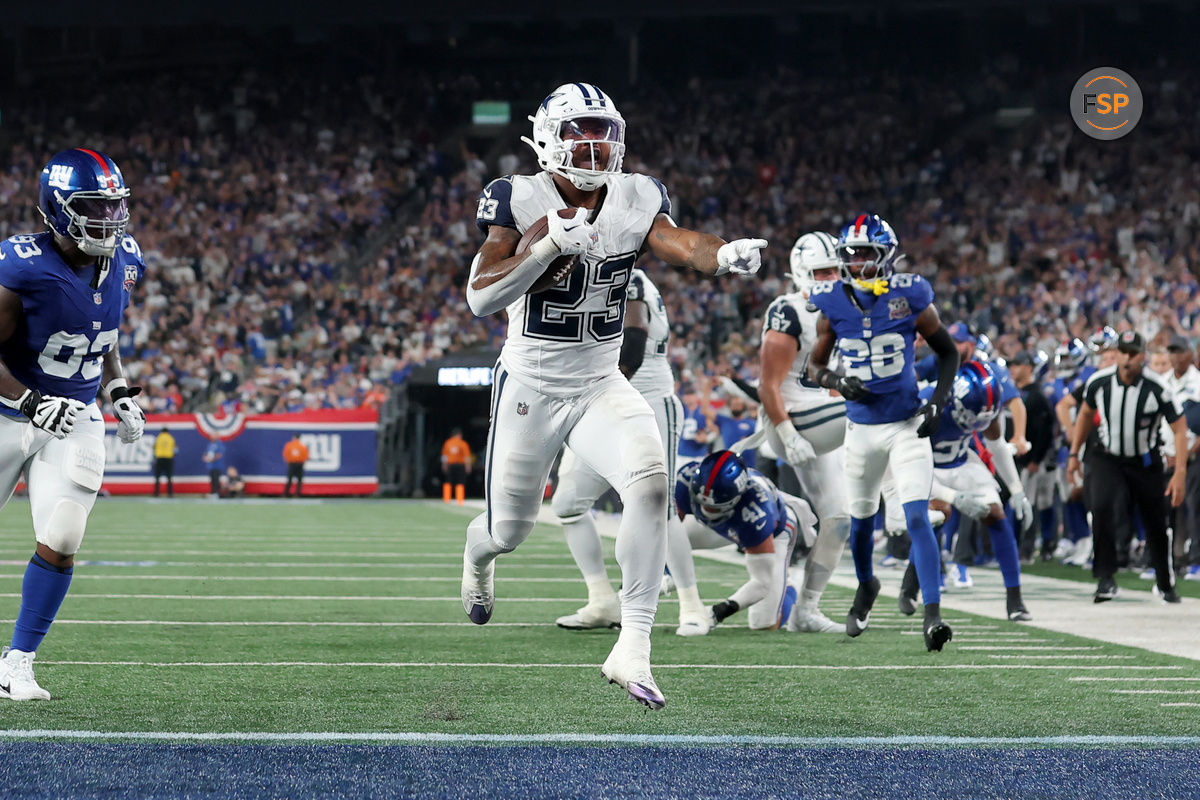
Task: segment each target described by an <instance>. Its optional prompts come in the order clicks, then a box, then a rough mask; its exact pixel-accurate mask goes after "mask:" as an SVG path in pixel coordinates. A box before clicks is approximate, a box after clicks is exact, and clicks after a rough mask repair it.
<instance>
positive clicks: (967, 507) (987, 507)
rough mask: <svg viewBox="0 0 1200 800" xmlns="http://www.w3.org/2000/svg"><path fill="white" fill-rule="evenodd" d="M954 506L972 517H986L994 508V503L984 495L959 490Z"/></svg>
mask: <svg viewBox="0 0 1200 800" xmlns="http://www.w3.org/2000/svg"><path fill="white" fill-rule="evenodd" d="M953 506H954V507H955V508H957V509H958V510H959V512H961V513H962V514H963V516H967V517H970V518H971V519H981V518H982V517H986V516H987V515H988V512H990V511H991V510H992V504H991V503H989V502H987V500H985V499H984V497H983V495H979V494H971V493H970V492H958V493H957V494H955V495H954V503H953Z"/></svg>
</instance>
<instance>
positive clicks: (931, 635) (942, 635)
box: [925, 617, 954, 653]
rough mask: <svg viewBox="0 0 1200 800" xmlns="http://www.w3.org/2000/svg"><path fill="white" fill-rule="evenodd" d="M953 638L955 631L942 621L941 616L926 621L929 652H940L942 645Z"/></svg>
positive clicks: (926, 644) (926, 641)
mask: <svg viewBox="0 0 1200 800" xmlns="http://www.w3.org/2000/svg"><path fill="white" fill-rule="evenodd" d="M953 638H954V631H952V630H950V626H949V625H947V624H946V623H944V622H942V620H941V619H940V618H937V617H935V618H934V619H932V620H926V621H925V649H926V650H928V651H929V652H931V653H932V652H933V651H934V650H937V651H938V652H939V653H940V652H941V651H942V645H944V644H945V643H946V642H948V641H950V640H951V639H953Z"/></svg>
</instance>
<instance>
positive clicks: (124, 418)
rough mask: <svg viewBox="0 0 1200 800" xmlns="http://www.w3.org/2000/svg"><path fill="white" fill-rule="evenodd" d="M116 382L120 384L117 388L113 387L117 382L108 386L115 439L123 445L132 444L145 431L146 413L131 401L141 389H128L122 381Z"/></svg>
mask: <svg viewBox="0 0 1200 800" xmlns="http://www.w3.org/2000/svg"><path fill="white" fill-rule="evenodd" d="M118 380H120V384H118V385H117V386H114V385H113V383H117V381H113V382H112V383H110V384H109V385H108V399H109V400H112V404H113V413H115V414H116V415H117V438H118V439H120V440H121V441H122V442H124V443H125V444H133V443H134V442H136V441H137V440H138V439H140V438H142V432H143V431H145V430H146V412H144V411H142V407H141V406H139V405H138V404H137V401H136V400H134V399H133V398H134V397H136V396H137V395H139V394H141V393H142V387H140V386H134V387H132V388H130V387H128V386H125V385H123V384H124V383H125V381H124V380H123V379H118Z"/></svg>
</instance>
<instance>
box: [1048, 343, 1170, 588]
mask: <svg viewBox="0 0 1200 800" xmlns="http://www.w3.org/2000/svg"><path fill="white" fill-rule="evenodd" d="M1145 363H1146V343H1145V341H1144V340H1143V339H1142V337H1141V336H1140V335H1139V334H1137V333H1135V332H1133V331H1126V332H1125V333H1123V334H1121V338H1120V339H1119V340H1118V342H1117V363H1116V365H1115V366H1112V367H1108V368H1106V369H1102V370H1099V371H1097V372H1096V373H1095V374H1094V375H1092V377H1091V378H1090V379H1089V380H1088V382H1087V384H1086V386H1085V387H1084V390H1083V402H1082V403H1081V404H1080V406H1079V414H1078V415H1077V416H1076V418H1075V430H1074V432H1073V435H1072V437H1071V451H1070V459H1069V461H1068V462H1067V476H1068V477H1069V478H1074V477H1075V476H1077V475H1078V474H1079V473H1080V466H1079V464H1080V461H1079V459H1080V452H1079V451H1080V448H1082V447H1083V445H1084V442H1086V441H1087V437H1088V434H1089V433H1090V432H1091V430H1092V428H1093V427H1094V426H1095V424H1096V420H1095V418H1096V416H1097V413H1098V416H1099V422H1100V425H1099V437H1098V440H1097V442H1096V445H1095V446H1096V447H1098V448H1099V450H1100V452H1099V453H1096V454H1093V458H1089V459H1088V470H1087V474H1086V476H1085V480H1087V481H1089V482H1092V483H1093V488H1094V490H1095V491H1094V492H1093V493H1092V495H1091V496H1092V497H1093V499H1094V505H1093V508H1092V536H1093V537H1094V542H1093V547H1094V562H1093V566H1092V574H1093V575H1094V576H1095V577H1096V578H1097V579H1098V581H1099V582H1098V584H1097V586H1096V593H1095V595H1093V599H1094V600H1095V601H1096V602H1097V603H1103V602H1104V601H1105V600H1112V599H1113V598H1114V597H1116V596H1117V592H1118V589H1117V583H1116V580H1115V579H1114V577H1113V575H1114V574H1115V572H1116V568H1117V555H1116V535H1115V524H1114V520H1115V519H1116V515H1117V513H1118V512H1117V508H1116V504H1115V500H1114V498H1116V497H1118V496H1119V495H1120V493H1122V492H1124V491H1128V492H1129V496H1130V497H1131V498H1132V500H1133V502H1134V503H1135V504H1136V505H1137V508H1138V511H1139V512H1140V513H1141V516H1142V523H1143V525H1145V527H1146V546H1147V548H1148V549H1149V551H1150V563H1151V565H1152V566H1153V567H1154V570H1155V579H1156V581H1157V583H1158V586H1157V590H1158V595H1159V597H1161V598H1162V599H1163V601H1164V602H1167V603H1178V602H1179V594H1178V592H1176V591H1175V573H1174V570H1172V569H1171V553H1170V546H1169V544H1168V543H1167V522H1166V520H1167V507H1166V497H1170V502H1171V505H1172V506H1178V505H1179V504H1180V503H1182V502H1183V498H1184V493H1185V487H1186V483H1187V429H1186V426H1185V423H1184V419H1183V415H1182V413H1181V412H1180V410H1179V406H1178V404H1177V403H1176V402H1175V399H1174V397H1173V396H1172V394H1171V390H1170V389H1168V388H1167V386H1166V384H1164V383H1163V382H1162V380H1161V379H1160V378H1158V377H1157V376H1155V375H1153V374H1152V373H1149V372H1145V371H1143V366H1144V365H1145ZM1163 419H1166V421H1167V422H1168V423H1169V424H1170V426H1171V431H1172V433H1173V434H1174V435H1175V453H1176V455H1175V473H1174V474H1173V475H1172V476H1171V479H1170V482H1169V483H1168V481H1167V477H1166V474H1165V473H1164V471H1163V462H1162V456H1161V455H1159V429H1160V427H1161V426H1160V422H1161V421H1162V420H1163Z"/></svg>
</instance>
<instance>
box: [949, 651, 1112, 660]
mask: <svg viewBox="0 0 1200 800" xmlns="http://www.w3.org/2000/svg"><path fill="white" fill-rule="evenodd" d="M963 649H965V648H963ZM1133 657H1134V656H1114V655H1102V654H1096V655H1094V656H1027V655H1019V656H1013V655H1003V654H1000V653H989V654H988V658H1054V659H1060V658H1077V659H1084V660H1087V659H1093V658H1121V659H1130V658H1133Z"/></svg>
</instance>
